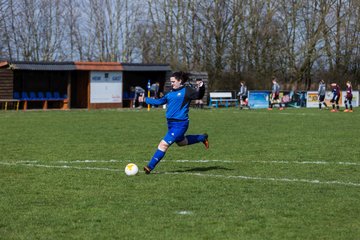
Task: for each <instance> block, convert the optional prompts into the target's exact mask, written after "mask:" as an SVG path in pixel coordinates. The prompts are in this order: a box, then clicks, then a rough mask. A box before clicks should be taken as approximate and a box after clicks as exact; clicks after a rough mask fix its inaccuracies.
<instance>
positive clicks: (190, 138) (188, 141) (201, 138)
mask: <svg viewBox="0 0 360 240" xmlns="http://www.w3.org/2000/svg"><path fill="white" fill-rule="evenodd" d="M208 138H209V136H208V135H207V134H206V133H204V134H199V135H186V136H185V137H184V138H183V139H182V140H180V141H177V142H176V144H177V145H178V146H180V147H182V146H187V145H192V144H195V143H199V142H202V143H203V144H204V145H205V148H206V149H208V148H209V139H208Z"/></svg>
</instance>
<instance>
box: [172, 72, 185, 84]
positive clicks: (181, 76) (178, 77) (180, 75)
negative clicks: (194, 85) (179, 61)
mask: <svg viewBox="0 0 360 240" xmlns="http://www.w3.org/2000/svg"><path fill="white" fill-rule="evenodd" d="M171 76H172V77H174V78H175V79H176V80H179V81H181V84H184V83H186V82H187V81H188V80H189V73H186V72H183V71H179V72H174V73H173V74H172V75H171Z"/></svg>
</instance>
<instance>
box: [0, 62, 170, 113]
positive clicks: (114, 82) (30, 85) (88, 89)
mask: <svg viewBox="0 0 360 240" xmlns="http://www.w3.org/2000/svg"><path fill="white" fill-rule="evenodd" d="M170 74H171V69H170V66H169V65H167V64H132V63H123V64H122V63H118V62H24V61H2V62H0V101H3V102H6V103H7V102H17V103H18V104H19V108H20V109H23V110H27V109H44V110H46V109H72V108H80V109H82V108H83V109H99V108H122V107H131V106H132V105H131V104H130V102H131V101H132V99H131V97H132V94H131V92H130V87H131V86H141V87H143V88H144V89H146V86H147V83H148V81H150V82H151V83H154V82H159V84H160V89H161V90H163V88H164V84H165V81H166V78H167V77H168V76H169V75H170Z"/></svg>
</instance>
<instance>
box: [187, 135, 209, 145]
mask: <svg viewBox="0 0 360 240" xmlns="http://www.w3.org/2000/svg"><path fill="white" fill-rule="evenodd" d="M186 138H187V140H188V145H191V144H194V143H198V142H203V141H205V135H187V136H186Z"/></svg>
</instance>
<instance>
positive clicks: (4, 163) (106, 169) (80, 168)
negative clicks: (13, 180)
mask: <svg viewBox="0 0 360 240" xmlns="http://www.w3.org/2000/svg"><path fill="white" fill-rule="evenodd" d="M0 165H8V166H19V165H20V166H26V167H42V168H64V169H78V170H99V171H111V172H120V170H119V169H115V168H100V167H75V166H68V165H63V166H56V165H44V164H33V163H16V162H15V163H7V162H0Z"/></svg>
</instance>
